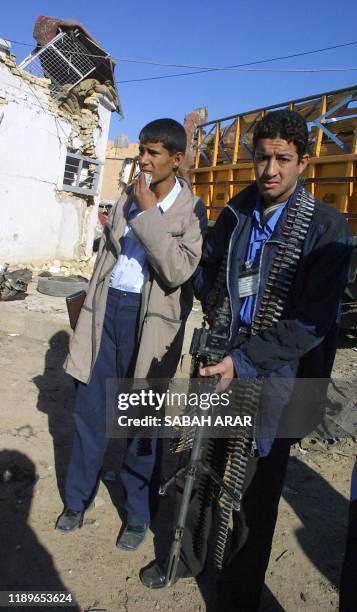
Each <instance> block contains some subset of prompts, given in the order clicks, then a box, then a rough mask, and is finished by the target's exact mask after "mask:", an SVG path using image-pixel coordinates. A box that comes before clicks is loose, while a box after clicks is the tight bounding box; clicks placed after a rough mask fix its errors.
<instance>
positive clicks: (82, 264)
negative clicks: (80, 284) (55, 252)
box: [14, 255, 96, 279]
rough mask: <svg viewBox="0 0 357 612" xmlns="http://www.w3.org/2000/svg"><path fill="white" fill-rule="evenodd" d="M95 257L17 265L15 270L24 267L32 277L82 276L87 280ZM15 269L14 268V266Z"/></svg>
mask: <svg viewBox="0 0 357 612" xmlns="http://www.w3.org/2000/svg"><path fill="white" fill-rule="evenodd" d="M95 259H96V255H93V256H92V257H81V258H79V259H73V260H68V261H67V260H60V259H52V260H48V261H44V262H28V263H26V264H17V265H16V268H18V267H24V268H27V269H28V270H30V271H31V272H33V274H34V275H36V276H38V275H45V274H43V273H46V272H47V273H48V274H47V275H48V276H51V275H56V274H60V275H61V276H73V275H74V276H83V277H84V278H86V279H89V278H90V277H91V275H92V271H93V267H94V262H95ZM14 268H15V266H14Z"/></svg>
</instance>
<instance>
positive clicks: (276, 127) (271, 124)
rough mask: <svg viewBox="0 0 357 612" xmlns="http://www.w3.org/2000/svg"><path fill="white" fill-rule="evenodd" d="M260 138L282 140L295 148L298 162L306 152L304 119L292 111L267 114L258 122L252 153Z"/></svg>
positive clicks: (306, 138) (306, 130)
mask: <svg viewBox="0 0 357 612" xmlns="http://www.w3.org/2000/svg"><path fill="white" fill-rule="evenodd" d="M262 138H282V139H283V140H286V141H287V142H293V143H294V145H295V146H296V150H297V154H298V158H299V161H300V160H301V158H302V157H303V156H304V155H305V154H306V153H307V151H308V138H309V131H308V129H307V125H306V121H305V119H304V118H303V117H302V116H301V115H299V113H296V112H295V111H292V110H278V111H273V112H271V113H268V114H267V115H265V117H263V119H261V120H260V121H258V123H257V125H256V126H255V128H254V133H253V152H255V149H256V147H257V144H258V140H261V139H262Z"/></svg>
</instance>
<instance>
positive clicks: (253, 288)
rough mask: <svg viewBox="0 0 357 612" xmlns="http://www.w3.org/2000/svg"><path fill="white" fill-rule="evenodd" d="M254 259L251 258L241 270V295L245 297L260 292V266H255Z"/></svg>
mask: <svg viewBox="0 0 357 612" xmlns="http://www.w3.org/2000/svg"><path fill="white" fill-rule="evenodd" d="M252 266H253V260H252V259H249V260H248V261H246V262H245V263H244V265H243V266H242V268H241V269H240V271H239V285H238V286H239V297H240V298H244V297H248V296H250V295H256V294H257V293H258V284H259V268H253V267H252Z"/></svg>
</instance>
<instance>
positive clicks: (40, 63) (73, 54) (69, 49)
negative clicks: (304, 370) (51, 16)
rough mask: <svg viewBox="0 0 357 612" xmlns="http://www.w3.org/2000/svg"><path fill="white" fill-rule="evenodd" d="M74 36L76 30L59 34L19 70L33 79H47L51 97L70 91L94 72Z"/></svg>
mask: <svg viewBox="0 0 357 612" xmlns="http://www.w3.org/2000/svg"><path fill="white" fill-rule="evenodd" d="M78 36H79V32H78V30H77V31H76V30H75V31H71V32H60V33H59V34H57V36H56V37H55V38H53V39H52V40H51V41H50V42H49V43H48V44H47V45H45V46H44V47H42V49H40V51H38V52H37V53H35V54H31V55H29V56H27V57H26V58H25V59H24V60H23V61H22V62H21V64H19V68H22V69H23V70H26V71H27V72H29V73H30V74H32V75H34V76H36V77H39V78H43V77H46V78H47V79H50V80H51V86H50V87H51V91H52V93H53V94H54V95H55V96H56V95H59V94H60V93H63V92H64V91H66V92H68V91H70V90H71V89H72V88H73V87H74V86H75V85H77V83H80V81H82V80H83V79H85V78H87V77H88V75H90V74H91V73H92V72H93V71H94V70H95V69H96V64H95V63H94V61H93V59H92V58H91V57H90V55H89V54H88V49H86V47H85V46H84V45H83V44H82V43H81V41H80V40H79V38H78Z"/></svg>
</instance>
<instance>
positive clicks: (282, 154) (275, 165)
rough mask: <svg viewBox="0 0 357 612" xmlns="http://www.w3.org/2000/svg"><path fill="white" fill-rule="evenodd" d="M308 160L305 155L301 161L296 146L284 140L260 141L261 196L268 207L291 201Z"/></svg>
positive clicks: (257, 159)
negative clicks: (289, 199) (290, 198)
mask: <svg viewBox="0 0 357 612" xmlns="http://www.w3.org/2000/svg"><path fill="white" fill-rule="evenodd" d="M308 160H309V157H308V155H304V156H303V157H302V159H301V160H300V161H299V158H298V154H297V150H296V146H295V144H294V143H293V142H288V141H287V140H283V139H282V138H262V139H260V140H258V142H257V146H256V149H255V153H254V170H255V176H256V181H257V185H258V189H259V192H260V194H261V196H262V198H263V200H264V202H265V204H266V205H267V206H270V205H271V204H278V203H279V202H284V201H285V200H287V199H288V198H289V196H290V195H291V194H292V193H293V191H294V189H295V186H296V182H297V180H298V178H299V176H300V174H301V173H302V172H303V171H304V170H305V168H306V166H307V163H308Z"/></svg>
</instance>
